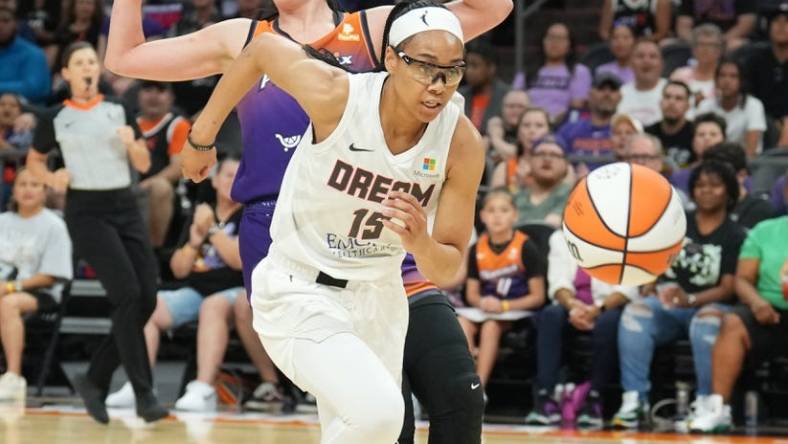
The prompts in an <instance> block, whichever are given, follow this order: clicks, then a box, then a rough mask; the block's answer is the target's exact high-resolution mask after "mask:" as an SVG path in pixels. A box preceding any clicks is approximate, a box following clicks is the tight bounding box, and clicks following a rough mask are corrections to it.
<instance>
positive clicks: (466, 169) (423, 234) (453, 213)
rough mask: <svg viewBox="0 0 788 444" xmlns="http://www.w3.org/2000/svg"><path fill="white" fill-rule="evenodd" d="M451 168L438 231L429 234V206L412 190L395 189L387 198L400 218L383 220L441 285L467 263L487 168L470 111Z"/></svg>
mask: <svg viewBox="0 0 788 444" xmlns="http://www.w3.org/2000/svg"><path fill="white" fill-rule="evenodd" d="M446 168H447V169H446V171H447V172H446V180H445V182H444V183H443V190H442V191H441V194H440V196H439V197H438V199H439V200H438V210H437V214H436V215H435V223H434V225H433V227H432V236H430V235H429V234H427V222H426V216H425V214H424V210H423V209H422V208H421V206H420V204H419V202H418V201H417V200H416V199H415V198H414V197H413V196H411V195H410V194H406V193H400V192H392V193H391V194H390V195H389V199H387V200H386V201H384V206H385V207H386V208H385V209H384V211H383V214H384V215H386V216H388V217H392V218H394V219H397V221H391V220H385V221H383V224H384V225H385V226H386V227H387V228H388V229H390V230H392V231H394V232H395V233H397V234H399V235H400V237H401V238H402V244H403V246H404V248H405V249H406V250H407V251H408V252H410V253H411V254H413V258H414V259H415V260H416V266H417V267H418V268H419V272H421V274H422V275H424V277H425V278H427V280H429V281H430V282H433V283H434V284H435V285H437V286H438V287H444V286H446V285H448V284H449V283H451V282H452V281H453V280H454V277H455V275H456V273H457V270H458V269H459V267H460V266H461V265H462V261H463V257H464V256H463V252H464V251H465V249H466V248H467V247H468V240H469V239H470V237H471V230H472V229H473V219H474V217H473V216H474V211H475V208H476V192H477V191H478V189H479V182H480V181H481V177H482V171H483V169H484V148H483V145H482V138H481V136H480V135H479V132H478V131H476V128H474V127H473V124H472V123H471V121H470V120H468V118H467V117H465V116H461V117H460V120H459V122H458V123H457V129H456V130H455V131H454V137H453V138H452V141H451V149H450V151H449V157H448V160H447V167H446ZM397 222H399V223H397Z"/></svg>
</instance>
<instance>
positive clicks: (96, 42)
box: [45, 0, 107, 72]
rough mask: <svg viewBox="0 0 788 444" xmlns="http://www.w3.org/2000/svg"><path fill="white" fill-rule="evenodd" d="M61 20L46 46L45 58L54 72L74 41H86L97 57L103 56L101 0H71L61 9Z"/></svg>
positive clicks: (104, 48) (105, 38)
mask: <svg viewBox="0 0 788 444" xmlns="http://www.w3.org/2000/svg"><path fill="white" fill-rule="evenodd" d="M64 6H65V5H64ZM63 12H64V17H63V22H62V23H61V24H60V26H58V28H57V30H55V34H54V40H53V44H51V45H49V46H47V47H46V48H45V49H46V53H47V60H48V61H49V66H51V67H52V69H53V71H54V72H57V71H59V70H60V68H61V66H60V65H58V62H59V61H60V60H61V58H62V55H63V51H64V50H65V48H66V47H68V46H69V45H71V44H72V43H75V42H87V43H90V45H91V46H93V47H94V48H96V52H97V53H98V55H99V59H103V58H104V52H105V51H106V49H107V37H106V36H104V35H102V34H101V25H102V23H103V21H104V9H103V4H102V2H101V0H71V3H70V4H68V5H67V7H65V8H64V9H63Z"/></svg>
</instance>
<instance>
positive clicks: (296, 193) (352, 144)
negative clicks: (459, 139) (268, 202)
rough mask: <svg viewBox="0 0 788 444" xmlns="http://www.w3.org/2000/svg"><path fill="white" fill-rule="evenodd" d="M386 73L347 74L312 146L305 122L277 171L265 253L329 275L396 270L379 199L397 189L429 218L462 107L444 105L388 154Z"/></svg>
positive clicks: (397, 260) (398, 255)
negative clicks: (322, 134) (325, 133)
mask: <svg viewBox="0 0 788 444" xmlns="http://www.w3.org/2000/svg"><path fill="white" fill-rule="evenodd" d="M387 76H388V74H387V73H365V74H348V77H349V84H350V85H349V94H348V100H347V105H346V107H345V112H344V113H343V115H342V117H341V119H340V121H339V124H338V126H337V127H336V129H335V130H334V132H333V133H331V135H330V136H329V137H328V138H326V139H325V140H324V141H322V142H320V143H318V144H315V143H313V140H312V139H313V138H312V134H313V133H312V127H311V126H310V127H309V128H308V129H307V131H306V133H305V135H304V137H302V139H301V143H300V144H299V145H298V148H297V149H296V152H295V154H294V155H293V158H292V159H291V161H290V164H289V165H288V167H287V171H286V172H285V176H284V180H283V182H282V188H281V191H280V194H279V198H278V199H277V206H276V210H275V212H274V218H273V222H272V225H271V237H272V239H273V244H272V245H271V251H272V252H275V253H276V254H279V255H284V256H285V257H287V258H289V259H291V260H293V261H296V262H299V263H303V264H306V265H309V266H312V267H315V268H317V269H319V270H320V271H322V272H324V273H327V274H329V275H331V276H332V277H334V278H337V279H348V280H362V281H370V280H378V279H381V278H383V277H385V278H390V277H391V275H392V274H395V275H399V273H400V271H399V270H400V265H401V263H402V260H403V258H404V255H405V251H404V250H403V248H402V242H401V241H400V238H399V235H397V234H396V233H394V232H392V231H391V230H389V229H387V228H385V227H384V226H383V224H382V220H383V219H384V216H383V214H382V211H383V205H382V201H383V200H384V199H385V198H386V196H387V195H388V193H389V191H394V190H396V191H405V192H408V193H410V194H411V195H413V196H414V197H416V199H418V200H419V202H420V203H421V205H422V206H423V207H424V208H425V211H426V213H427V217H428V223H429V229H430V230H431V228H432V223H433V220H434V217H435V210H436V208H437V206H438V199H439V197H440V193H441V189H442V187H443V182H444V180H445V179H446V159H447V158H448V154H449V147H450V145H451V139H452V137H453V135H454V130H455V128H456V126H457V121H458V119H459V117H460V115H461V112H462V110H461V109H460V107H458V106H457V105H456V104H455V103H453V102H449V103H448V104H447V105H446V106H445V108H444V109H443V110H442V111H441V113H440V114H439V115H438V117H436V118H435V119H434V120H433V121H432V122H430V123H429V125H428V126H427V129H426V130H425V132H424V134H423V135H422V137H421V139H420V140H419V142H418V143H417V144H416V145H415V146H413V147H412V148H410V149H409V150H407V151H405V152H403V153H400V154H397V155H394V154H392V153H391V151H390V150H389V148H388V146H387V145H386V141H385V138H384V136H383V128H382V126H381V123H380V111H379V109H380V97H381V92H382V88H383V83H384V81H385V79H386V77H387Z"/></svg>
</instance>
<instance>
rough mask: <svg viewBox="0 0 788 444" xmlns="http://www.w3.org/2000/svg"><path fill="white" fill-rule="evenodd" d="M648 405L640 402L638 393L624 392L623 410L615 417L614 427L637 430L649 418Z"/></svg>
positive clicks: (620, 409)
mask: <svg viewBox="0 0 788 444" xmlns="http://www.w3.org/2000/svg"><path fill="white" fill-rule="evenodd" d="M648 411H649V406H648V404H645V403H641V402H640V395H639V394H638V392H636V391H629V392H624V394H623V395H622V397H621V408H619V409H618V412H616V414H615V415H614V416H613V421H612V423H613V426H614V427H616V428H622V429H636V428H638V427H639V426H640V423H641V422H643V421H645V420H646V419H647V416H648Z"/></svg>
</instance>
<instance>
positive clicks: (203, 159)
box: [181, 141, 216, 183]
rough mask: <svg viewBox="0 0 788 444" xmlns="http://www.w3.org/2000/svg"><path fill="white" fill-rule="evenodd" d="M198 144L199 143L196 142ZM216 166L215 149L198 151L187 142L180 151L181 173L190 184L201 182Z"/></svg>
mask: <svg viewBox="0 0 788 444" xmlns="http://www.w3.org/2000/svg"><path fill="white" fill-rule="evenodd" d="M196 143H200V142H196ZM215 164H216V147H214V148H213V149H211V150H210V151H198V150H196V149H194V147H192V145H191V144H190V143H189V142H188V141H187V142H185V143H184V144H183V149H182V150H181V172H182V173H183V177H185V178H187V179H191V181H192V182H195V183H197V182H202V181H203V180H205V179H206V178H207V177H208V174H210V172H211V168H213V166H214V165H215Z"/></svg>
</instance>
